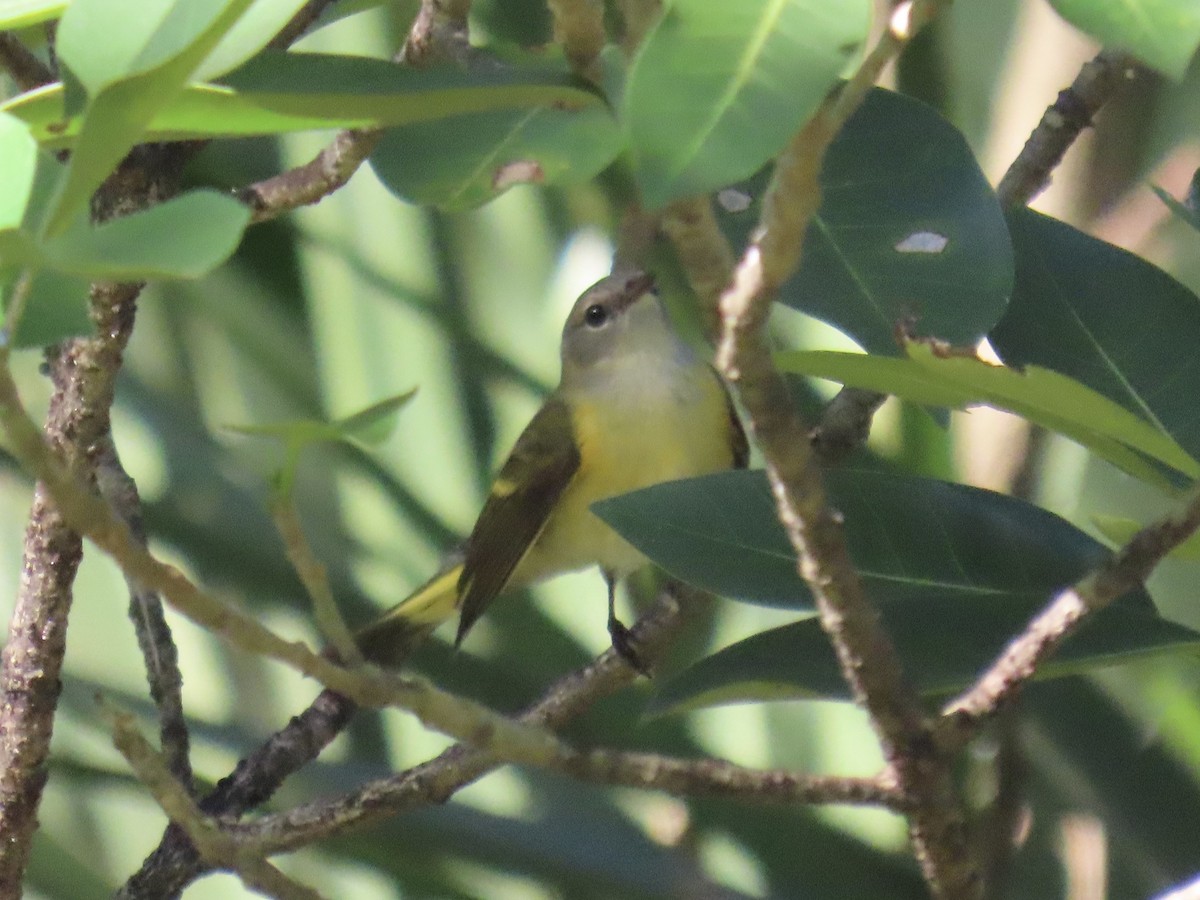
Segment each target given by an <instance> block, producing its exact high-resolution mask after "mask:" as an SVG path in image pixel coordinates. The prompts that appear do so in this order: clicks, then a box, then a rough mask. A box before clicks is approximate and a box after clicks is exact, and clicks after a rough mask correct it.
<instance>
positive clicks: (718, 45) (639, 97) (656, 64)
mask: <svg viewBox="0 0 1200 900" xmlns="http://www.w3.org/2000/svg"><path fill="white" fill-rule="evenodd" d="M869 16H870V3H867V2H864V0H740V2H737V3H714V2H712V0H674V2H672V3H670V4H668V5H667V7H666V11H665V12H664V14H663V17H662V19H661V20H660V21H659V23H658V24H657V25H656V26H655V28H654V29H653V30H652V31H651V32H650V34H649V35H648V36H647V37H646V40H645V41H644V43H643V44H642V46H641V48H640V50H639V51H638V54H637V56H636V58H635V59H634V61H633V64H632V66H631V68H630V72H629V80H628V83H627V85H626V88H625V95H624V98H623V113H622V118H623V120H624V122H625V125H626V127H627V128H628V131H629V138H630V144H631V149H632V155H633V160H634V165H635V167H636V168H635V174H636V177H637V179H638V183H639V184H640V185H641V188H642V197H643V199H644V201H645V202H646V204H647V205H648V206H650V207H651V208H655V207H659V206H662V205H663V204H665V203H667V202H669V201H670V200H673V199H675V198H677V197H684V196H688V195H692V194H702V193H705V192H708V191H711V190H714V189H715V188H718V187H721V186H723V185H726V184H728V183H730V182H732V181H737V180H738V179H740V178H745V177H747V176H748V175H750V174H751V173H752V172H754V171H755V170H756V169H758V168H759V166H761V165H762V164H763V163H764V162H766V161H767V160H768V159H770V158H771V157H773V156H774V155H775V154H777V153H778V152H779V151H780V150H782V149H783V146H784V145H785V144H786V143H787V141H788V139H789V138H790V137H791V136H792V135H793V134H795V132H796V131H797V130H798V129H799V127H800V125H801V124H802V123H803V122H804V121H805V120H806V119H808V118H809V116H811V115H812V113H813V112H814V111H815V110H816V108H817V106H818V105H819V104H820V103H821V101H822V100H823V99H824V97H825V95H826V94H827V93H828V92H829V90H830V88H831V87H832V86H833V84H834V82H835V81H836V80H837V78H838V76H839V74H841V72H842V70H843V69H844V68H845V67H846V64H847V62H848V60H849V59H850V58H851V57H852V56H853V55H854V54H855V53H856V52H857V50H858V48H859V46H860V45H861V44H862V42H863V41H864V40H865V38H866V35H867V28H868V25H869Z"/></svg>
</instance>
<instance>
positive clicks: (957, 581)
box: [593, 470, 1107, 609]
mask: <svg viewBox="0 0 1200 900" xmlns="http://www.w3.org/2000/svg"><path fill="white" fill-rule="evenodd" d="M826 483H827V486H828V489H829V492H830V497H831V500H832V503H833V505H834V507H835V508H836V509H838V510H840V511H841V512H842V514H843V515H844V516H845V519H846V539H847V542H848V545H849V549H850V556H851V558H852V559H853V560H854V563H855V566H856V567H857V568H858V570H859V573H860V574H861V576H862V578H863V582H864V584H865V585H866V586H867V589H868V591H870V592H871V595H872V596H877V597H880V598H882V597H887V598H889V599H892V600H904V601H908V602H917V601H921V602H926V601H928V600H929V599H930V598H933V597H941V598H948V599H952V600H957V601H965V600H975V599H979V600H986V599H987V598H990V597H996V596H1003V597H1007V598H1009V599H1013V600H1014V602H1015V599H1017V598H1023V599H1024V601H1025V602H1027V603H1028V602H1036V601H1038V600H1041V599H1043V598H1044V597H1045V595H1046V594H1047V593H1048V592H1049V591H1051V590H1053V589H1054V588H1055V587H1058V586H1061V585H1063V584H1068V583H1070V582H1071V581H1073V580H1074V579H1075V578H1076V577H1078V576H1079V575H1080V574H1081V573H1082V572H1084V571H1085V570H1087V569H1088V568H1089V567H1091V566H1093V565H1096V564H1097V563H1098V562H1099V561H1100V560H1102V559H1103V558H1104V556H1105V555H1106V553H1107V551H1106V550H1105V549H1104V548H1103V547H1102V546H1101V545H1099V544H1097V543H1096V542H1095V541H1094V540H1092V539H1091V538H1089V537H1088V536H1087V535H1085V534H1083V533H1082V532H1081V531H1079V530H1077V529H1076V528H1075V527H1074V526H1072V525H1070V524H1069V523H1067V522H1065V521H1064V520H1062V519H1060V518H1059V517H1058V516H1055V515H1053V514H1052V513H1049V512H1046V511H1045V510H1043V509H1040V508H1038V507H1036V506H1033V505H1031V504H1028V503H1025V502H1023V501H1021V500H1017V499H1015V498H1013V497H1007V496H1004V495H1003V494H996V493H993V492H991V491H985V490H981V489H979V488H972V487H966V486H964V485H959V484H949V483H947V482H943V481H935V480H932V479H926V478H918V477H915V476H908V475H895V474H888V473H883V472H873V471H858V470H841V471H837V472H830V473H828V475H827V476H826ZM593 509H594V510H595V511H596V513H597V514H598V515H599V516H600V517H601V518H602V519H604V521H606V522H608V523H609V524H610V525H612V526H613V528H615V529H616V530H617V531H619V532H620V533H621V535H622V536H623V537H624V538H625V539H626V540H628V541H629V542H630V543H632V544H633V545H634V546H636V547H637V548H638V549H640V550H641V551H642V552H643V553H645V554H646V555H647V556H649V557H650V558H651V559H652V560H654V561H655V562H656V563H658V564H659V565H660V566H662V567H663V568H664V569H666V570H667V571H668V572H670V573H671V574H672V575H675V576H676V577H678V578H681V579H682V580H684V581H687V582H689V583H692V584H695V585H697V586H698V587H702V588H705V589H706V590H710V591H713V592H714V593H718V594H721V595H723V596H727V597H732V598H734V599H739V600H746V601H750V602H754V603H762V604H765V605H771V606H783V607H791V608H796V609H810V608H811V599H810V595H809V593H808V588H807V587H806V586H805V584H804V582H803V581H802V580H801V579H800V576H799V575H798V574H797V571H796V561H795V554H794V552H793V551H792V548H791V545H790V544H789V543H788V540H787V537H786V535H785V534H784V532H783V529H782V527H781V526H780V525H779V522H778V519H777V518H776V514H775V503H774V500H773V498H772V497H771V493H770V489H769V487H768V485H767V480H766V477H765V476H764V475H763V473H762V472H722V473H720V474H716V475H708V476H705V477H703V478H694V479H690V480H687V481H675V482H669V483H666V484H660V485H655V486H654V487H649V488H646V489H644V490H641V491H635V492H634V493H632V494H626V495H624V496H622V497H617V498H614V499H611V500H605V501H602V502H600V503H597V504H595V506H594V507H593ZM1026 608H1028V607H1026Z"/></svg>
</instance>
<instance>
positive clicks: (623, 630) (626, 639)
mask: <svg viewBox="0 0 1200 900" xmlns="http://www.w3.org/2000/svg"><path fill="white" fill-rule="evenodd" d="M608 634H609V637H611V638H612V645H613V649H614V650H616V651H617V656H619V657H621V659H623V660H625V662H627V663H629V665H630V666H632V667H633V669H634V670H636V671H637V672H640V673H641V674H642V675H645V676H646V677H647V678H650V677H651V676H652V672H651V669H650V665H649V664H648V663H647V662H646V661H645V660H643V659H642V657H641V656H640V655H639V654H638V652H637V648H636V646H635V644H636V641H635V640H634V637H633V632H632V631H630V630H629V629H628V628H627V627H626V626H625V624H624V623H623V622H621V620H620V619H618V618H616V617H615V616H614V617H612V618H611V619H609V620H608Z"/></svg>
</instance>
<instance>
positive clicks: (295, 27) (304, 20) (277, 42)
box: [267, 0, 337, 50]
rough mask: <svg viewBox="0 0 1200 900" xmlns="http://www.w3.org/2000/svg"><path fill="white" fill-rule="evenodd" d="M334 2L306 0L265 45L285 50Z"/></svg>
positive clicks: (331, 0)
mask: <svg viewBox="0 0 1200 900" xmlns="http://www.w3.org/2000/svg"><path fill="white" fill-rule="evenodd" d="M336 2H337V0H308V2H307V3H305V4H304V5H303V6H302V7H300V9H299V10H297V12H296V14H295V15H294V16H292V18H291V20H290V21H289V22H288V23H287V24H286V25H284V26H283V28H281V29H280V30H279V33H278V34H276V35H275V37H273V38H271V40H270V41H269V42H268V43H267V46H268V47H269V48H271V49H272V50H286V49H287V48H288V47H290V46H292V44H294V43H296V41H298V40H300V38H302V37H304V33H305V32H306V31H308V29H309V28H311V27H312V25H313V23H315V22H316V21H317V19H319V18H321V13H323V12H325V10H326V9H327V8H328V7H330V6H333V4H334V3H336Z"/></svg>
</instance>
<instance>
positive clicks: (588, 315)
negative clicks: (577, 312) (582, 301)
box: [583, 303, 608, 328]
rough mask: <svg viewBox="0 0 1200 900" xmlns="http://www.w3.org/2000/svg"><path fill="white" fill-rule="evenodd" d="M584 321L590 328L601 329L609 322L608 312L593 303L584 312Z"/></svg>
mask: <svg viewBox="0 0 1200 900" xmlns="http://www.w3.org/2000/svg"><path fill="white" fill-rule="evenodd" d="M583 321H584V323H585V324H586V325H587V326H588V327H589V328H599V327H600V326H601V325H603V324H604V323H605V322H607V321H608V310H607V309H605V308H604V307H603V306H601V305H600V304H599V303H593V304H592V305H591V306H589V307H588V308H587V309H585V310H584V311H583Z"/></svg>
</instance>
